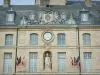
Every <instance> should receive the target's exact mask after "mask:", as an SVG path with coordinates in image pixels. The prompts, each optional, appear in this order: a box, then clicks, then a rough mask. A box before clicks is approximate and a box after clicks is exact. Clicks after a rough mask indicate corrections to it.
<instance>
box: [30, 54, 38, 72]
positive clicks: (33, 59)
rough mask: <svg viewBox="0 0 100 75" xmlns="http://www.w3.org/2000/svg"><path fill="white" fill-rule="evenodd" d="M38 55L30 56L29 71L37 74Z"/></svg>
mask: <svg viewBox="0 0 100 75" xmlns="http://www.w3.org/2000/svg"><path fill="white" fill-rule="evenodd" d="M37 63H38V53H30V54H29V71H30V72H37Z"/></svg>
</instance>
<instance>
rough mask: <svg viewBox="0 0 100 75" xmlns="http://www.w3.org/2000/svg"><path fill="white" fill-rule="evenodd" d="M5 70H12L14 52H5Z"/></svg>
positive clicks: (7, 71)
mask: <svg viewBox="0 0 100 75" xmlns="http://www.w3.org/2000/svg"><path fill="white" fill-rule="evenodd" d="M4 72H6V73H9V72H12V53H5V54H4Z"/></svg>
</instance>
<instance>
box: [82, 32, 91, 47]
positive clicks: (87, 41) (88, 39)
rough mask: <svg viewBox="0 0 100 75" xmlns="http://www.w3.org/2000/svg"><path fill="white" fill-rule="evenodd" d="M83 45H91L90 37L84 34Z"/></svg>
mask: <svg viewBox="0 0 100 75" xmlns="http://www.w3.org/2000/svg"><path fill="white" fill-rule="evenodd" d="M83 45H84V46H87V45H91V35H90V34H89V33H84V34H83Z"/></svg>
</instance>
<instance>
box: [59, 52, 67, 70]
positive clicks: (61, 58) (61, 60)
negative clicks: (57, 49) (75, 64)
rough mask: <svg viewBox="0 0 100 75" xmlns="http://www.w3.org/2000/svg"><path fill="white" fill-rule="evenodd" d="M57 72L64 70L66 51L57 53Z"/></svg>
mask: <svg viewBox="0 0 100 75" xmlns="http://www.w3.org/2000/svg"><path fill="white" fill-rule="evenodd" d="M58 72H66V53H65V52H61V53H58Z"/></svg>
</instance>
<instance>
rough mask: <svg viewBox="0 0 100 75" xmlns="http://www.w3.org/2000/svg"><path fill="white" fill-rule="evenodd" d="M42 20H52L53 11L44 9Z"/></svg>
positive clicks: (47, 21) (48, 21) (46, 21)
mask: <svg viewBox="0 0 100 75" xmlns="http://www.w3.org/2000/svg"><path fill="white" fill-rule="evenodd" d="M42 20H43V21H44V22H45V23H51V22H52V21H53V12H52V11H46V12H45V13H43V16H42Z"/></svg>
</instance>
